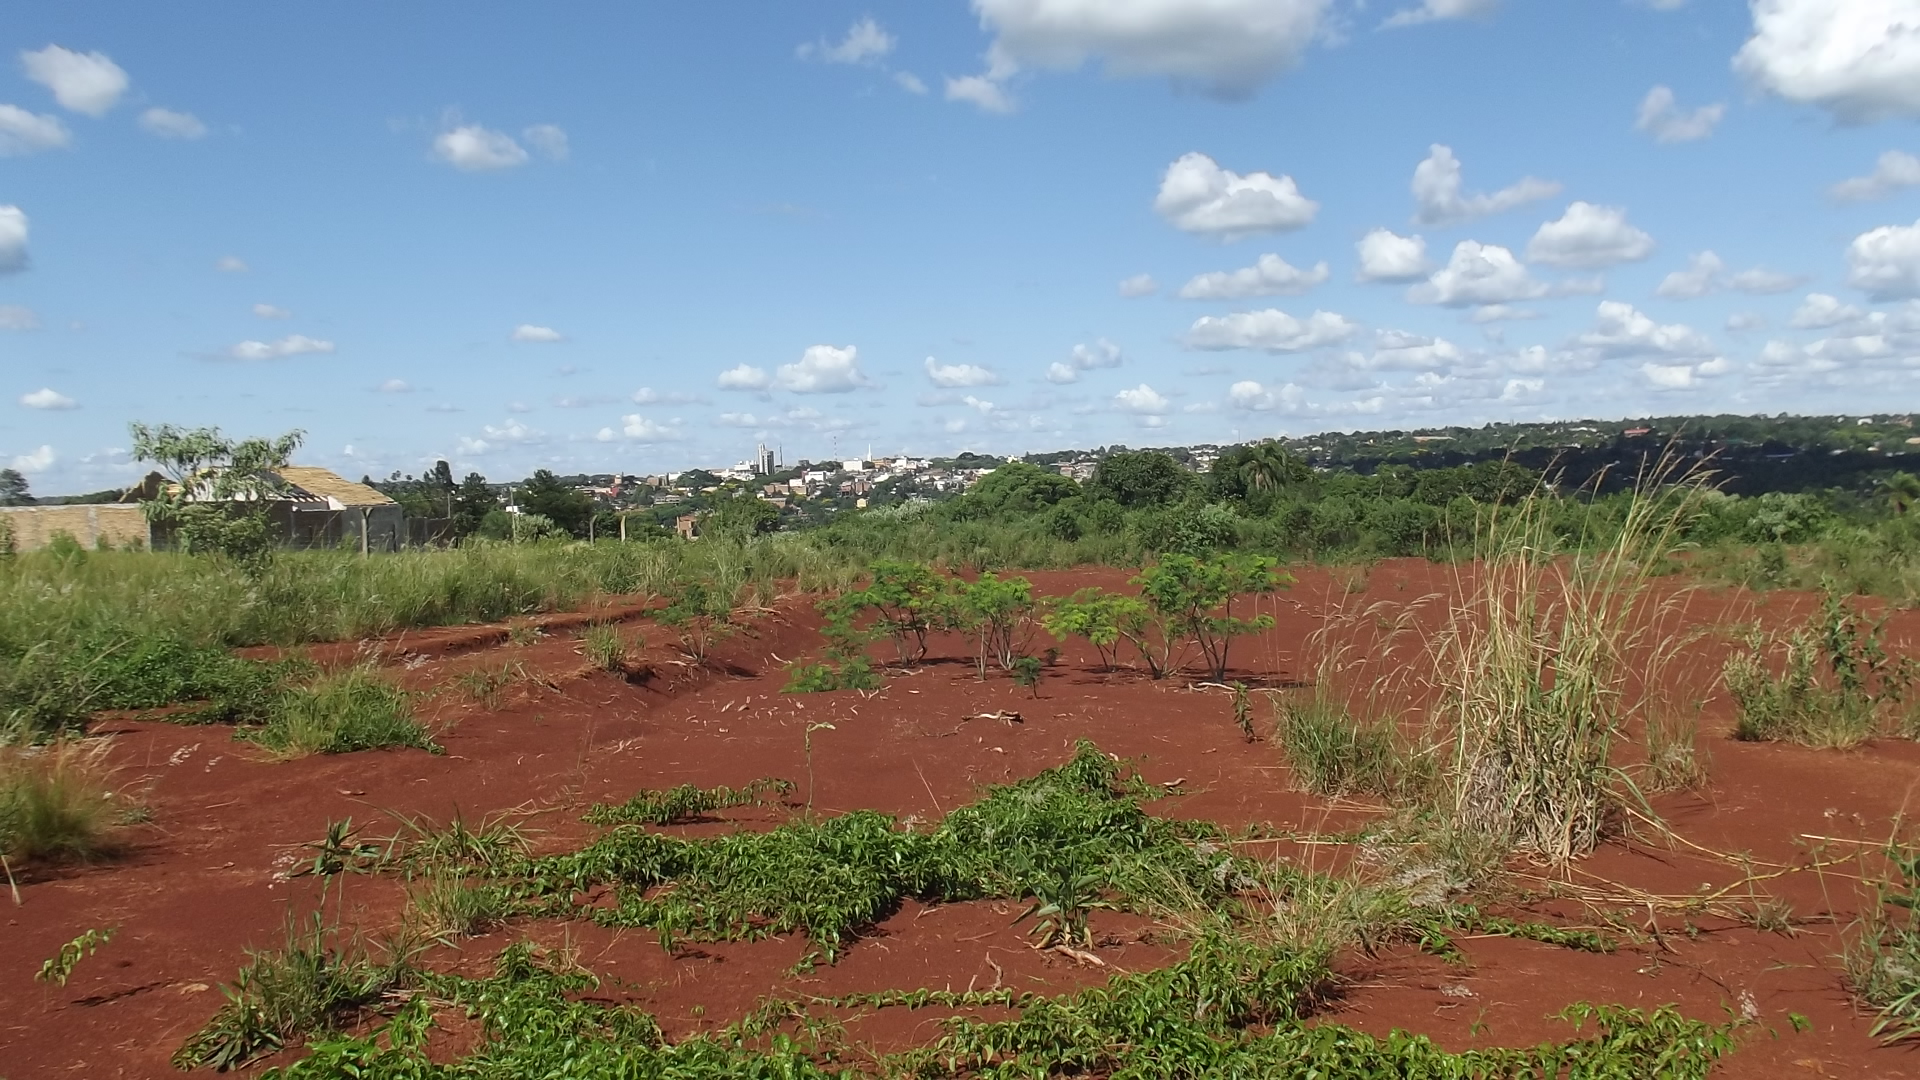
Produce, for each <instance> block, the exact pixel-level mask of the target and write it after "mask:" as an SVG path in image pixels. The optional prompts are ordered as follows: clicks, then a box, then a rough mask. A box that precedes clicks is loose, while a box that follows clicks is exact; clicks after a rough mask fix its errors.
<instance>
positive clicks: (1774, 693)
mask: <svg viewBox="0 0 1920 1080" xmlns="http://www.w3.org/2000/svg"><path fill="white" fill-rule="evenodd" d="M1884 627H1885V619H1881V620H1877V621H1876V620H1871V619H1868V618H1867V617H1866V616H1865V615H1863V614H1861V613H1860V612H1859V611H1858V610H1856V609H1855V608H1853V607H1851V606H1850V605H1848V604H1847V603H1845V602H1844V601H1843V600H1841V599H1840V597H1838V596H1837V595H1835V594H1834V593H1832V592H1828V593H1827V594H1826V595H1825V597H1824V598H1823V599H1822V602H1821V606H1820V610H1819V611H1818V612H1816V613H1815V614H1814V615H1813V616H1812V617H1811V618H1809V619H1808V620H1807V622H1806V624H1805V625H1803V626H1800V627H1798V628H1796V629H1793V630H1790V631H1788V632H1786V633H1784V634H1774V635H1766V634H1759V633H1756V634H1754V635H1752V636H1750V637H1749V639H1748V641H1747V643H1746V647H1745V648H1743V649H1740V650H1737V651H1735V652H1734V653H1733V654H1732V655H1731V656H1729V657H1728V658H1727V663H1726V667H1725V669H1724V675H1725V678H1726V682H1727V690H1728V691H1729V692H1730V693H1732V694H1733V698H1734V702H1735V704H1736V706H1737V708H1738V718H1737V720H1736V721H1735V726H1734V737H1735V738H1738V739H1747V740H1755V741H1774V740H1779V741H1786V742H1796V743H1800V744H1802V745H1806V746H1814V747H1826V748H1846V747H1851V746H1855V745H1858V744H1859V743H1860V742H1862V741H1864V740H1866V739H1868V738H1871V737H1872V736H1874V735H1876V734H1879V733H1880V732H1881V731H1882V730H1884V729H1885V728H1886V727H1888V726H1890V723H1891V722H1893V721H1895V720H1897V719H1902V720H1903V718H1899V717H1898V716H1897V713H1896V707H1897V706H1898V705H1900V703H1901V702H1902V700H1903V699H1904V698H1905V697H1906V696H1907V694H1908V693H1909V691H1910V690H1911V689H1912V685H1913V680H1914V674H1915V670H1914V665H1913V662H1912V661H1911V660H1909V659H1908V658H1906V657H1897V656H1892V655H1889V654H1888V652H1887V651H1886V648H1885V645H1884V644H1883V636H1884ZM1776 662H1777V664H1778V666H1779V672H1778V674H1775V673H1774V672H1773V671H1771V670H1770V667H1771V666H1772V664H1773V663H1776ZM1902 726H1904V722H1903V725H1902Z"/></svg>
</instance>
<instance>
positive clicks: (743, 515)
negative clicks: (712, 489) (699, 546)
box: [701, 495, 780, 540]
mask: <svg viewBox="0 0 1920 1080" xmlns="http://www.w3.org/2000/svg"><path fill="white" fill-rule="evenodd" d="M779 527H780V511H779V509H778V508H776V507H775V506H774V505H773V504H772V503H770V502H767V501H766V500H765V499H759V498H755V497H754V496H752V495H736V496H734V497H733V498H730V499H726V498H723V499H716V500H715V501H714V508H713V512H712V513H711V514H708V515H707V520H706V521H705V523H703V525H702V527H701V534H702V535H704V536H710V537H713V538H715V539H720V540H748V539H751V538H753V537H755V536H759V535H760V534H762V533H770V532H773V531H774V530H775V529H778V528H779Z"/></svg>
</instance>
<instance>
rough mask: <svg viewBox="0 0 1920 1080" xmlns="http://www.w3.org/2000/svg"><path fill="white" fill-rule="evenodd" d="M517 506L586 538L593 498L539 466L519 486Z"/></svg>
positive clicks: (591, 513) (591, 515) (591, 516)
mask: <svg viewBox="0 0 1920 1080" xmlns="http://www.w3.org/2000/svg"><path fill="white" fill-rule="evenodd" d="M519 502H520V508H521V509H522V510H523V511H525V512H526V513H529V514H538V515H540V516H541V517H544V518H546V519H547V520H549V521H551V522H553V523H554V524H555V525H558V526H559V527H560V528H562V529H564V530H566V531H567V532H568V533H571V534H572V535H574V536H576V537H579V538H581V539H585V538H586V535H587V522H588V521H590V520H592V518H593V499H592V498H590V497H588V496H587V495H585V494H583V493H581V492H578V491H575V490H574V489H573V488H571V487H568V486H567V485H565V484H563V483H561V482H560V478H559V477H557V476H555V475H553V473H552V471H551V470H548V469H541V470H539V471H538V472H536V473H534V474H533V476H531V477H530V478H528V480H527V486H526V487H523V488H521V489H520V497H519Z"/></svg>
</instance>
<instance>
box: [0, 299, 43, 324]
mask: <svg viewBox="0 0 1920 1080" xmlns="http://www.w3.org/2000/svg"><path fill="white" fill-rule="evenodd" d="M38 329H40V316H38V315H36V314H34V311H33V309H32V308H30V307H22V306H21V305H19V304H0V330H38Z"/></svg>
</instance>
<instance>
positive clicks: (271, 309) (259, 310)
mask: <svg viewBox="0 0 1920 1080" xmlns="http://www.w3.org/2000/svg"><path fill="white" fill-rule="evenodd" d="M253 313H254V314H255V315H257V316H259V317H260V318H262V319H291V318H293V312H291V311H288V310H287V309H286V308H283V307H275V306H274V305H272V304H255V305H253Z"/></svg>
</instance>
